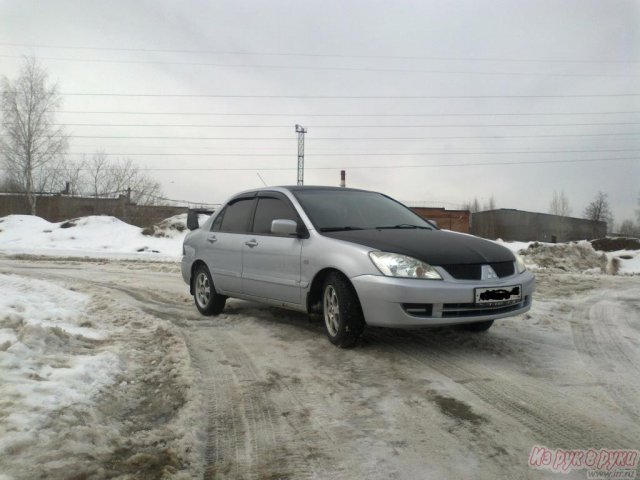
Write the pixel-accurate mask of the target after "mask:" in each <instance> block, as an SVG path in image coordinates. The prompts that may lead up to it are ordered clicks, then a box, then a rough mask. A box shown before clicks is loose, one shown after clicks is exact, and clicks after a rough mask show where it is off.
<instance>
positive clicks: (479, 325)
mask: <svg viewBox="0 0 640 480" xmlns="http://www.w3.org/2000/svg"><path fill="white" fill-rule="evenodd" d="M491 325H493V320H485V321H484V322H474V323H466V324H464V325H462V328H464V329H465V330H467V331H469V332H486V331H487V330H489V329H490V328H491Z"/></svg>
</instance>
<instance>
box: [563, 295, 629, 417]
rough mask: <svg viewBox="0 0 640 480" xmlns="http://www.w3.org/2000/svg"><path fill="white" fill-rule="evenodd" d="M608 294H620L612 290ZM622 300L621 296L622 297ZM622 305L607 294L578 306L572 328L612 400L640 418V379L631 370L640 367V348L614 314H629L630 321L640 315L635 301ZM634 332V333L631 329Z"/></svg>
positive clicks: (593, 371)
mask: <svg viewBox="0 0 640 480" xmlns="http://www.w3.org/2000/svg"><path fill="white" fill-rule="evenodd" d="M609 294H610V296H608V298H616V297H617V295H616V294H614V293H613V292H609ZM638 294H640V292H638ZM619 300H620V299H619ZM628 303H630V304H631V305H626V307H627V308H624V309H621V308H620V307H619V303H618V302H616V303H613V302H612V301H611V300H605V299H603V298H599V299H594V300H592V301H588V302H586V303H584V302H583V303H581V304H579V306H577V307H576V308H577V309H576V310H575V311H574V312H573V314H572V322H571V332H572V335H573V341H574V345H575V346H576V349H577V350H578V352H580V354H581V355H582V357H583V359H584V361H585V363H586V365H587V366H588V367H589V373H590V374H591V375H592V376H594V377H595V378H596V379H597V380H598V381H599V382H600V384H601V385H603V387H604V389H605V390H606V392H607V393H608V395H609V397H610V398H611V400H613V401H614V402H615V404H616V405H617V406H618V407H619V408H620V409H621V410H622V411H623V412H624V413H625V414H626V415H628V416H629V417H631V418H632V419H633V421H635V422H638V421H640V401H639V400H638V399H639V398H640V382H638V378H637V375H629V374H628V372H638V370H640V356H639V352H638V349H637V348H636V347H634V346H631V345H630V344H629V343H630V342H629V341H628V340H627V339H625V338H624V334H623V333H622V332H621V330H620V326H619V325H617V324H612V323H610V322H609V319H610V318H614V317H615V318H625V319H627V321H626V322H625V323H626V324H627V325H630V322H629V319H630V318H631V316H632V315H638V313H637V311H636V310H635V308H634V306H633V303H634V302H628ZM631 334H632V333H631Z"/></svg>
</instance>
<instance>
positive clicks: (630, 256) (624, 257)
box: [606, 250, 640, 275]
mask: <svg viewBox="0 0 640 480" xmlns="http://www.w3.org/2000/svg"><path fill="white" fill-rule="evenodd" d="M606 255H607V258H608V259H609V265H610V267H609V268H610V270H611V271H612V273H616V274H618V275H640V250H618V251H615V252H607V253H606Z"/></svg>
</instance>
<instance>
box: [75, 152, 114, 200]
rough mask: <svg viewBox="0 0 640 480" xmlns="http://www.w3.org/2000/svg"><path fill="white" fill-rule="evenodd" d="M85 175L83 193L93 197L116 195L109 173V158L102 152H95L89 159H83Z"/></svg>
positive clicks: (111, 176)
mask: <svg viewBox="0 0 640 480" xmlns="http://www.w3.org/2000/svg"><path fill="white" fill-rule="evenodd" d="M85 164H86V170H85V171H86V174H85V178H84V182H83V183H84V191H85V193H88V194H90V195H93V196H95V197H101V196H107V195H109V194H112V193H116V186H115V183H116V182H115V181H114V179H113V175H112V173H111V166H110V161H109V158H108V157H107V154H106V153H104V151H97V152H96V153H94V154H93V156H92V157H91V158H90V159H88V160H87V159H85Z"/></svg>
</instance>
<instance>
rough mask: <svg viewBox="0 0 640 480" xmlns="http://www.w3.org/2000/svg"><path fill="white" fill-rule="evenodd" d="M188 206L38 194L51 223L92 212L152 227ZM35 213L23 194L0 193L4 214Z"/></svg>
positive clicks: (40, 208)
mask: <svg viewBox="0 0 640 480" xmlns="http://www.w3.org/2000/svg"><path fill="white" fill-rule="evenodd" d="M187 210H188V207H186V206H184V207H183V206H165V205H136V204H135V203H133V202H131V201H130V200H129V198H128V197H127V196H126V195H120V196H118V197H117V198H100V197H88V196H71V195H62V194H37V195H36V215H37V216H38V217H42V218H44V219H45V220H48V221H49V222H61V221H63V220H68V219H71V218H77V217H85V216H88V215H110V216H113V217H117V218H119V219H120V220H122V221H123V222H126V223H129V224H131V225H137V226H139V227H148V226H150V225H153V224H155V223H158V222H160V221H162V220H164V219H165V218H168V217H171V216H174V215H178V214H181V213H186V212H187ZM30 213H31V210H30V209H29V206H28V204H27V201H26V198H25V196H24V195H23V194H16V193H0V217H4V216H6V215H12V214H23V215H28V214H30Z"/></svg>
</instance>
